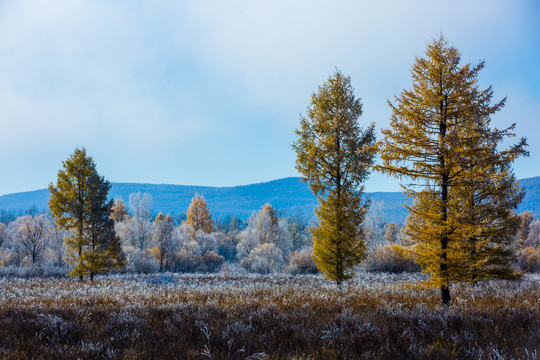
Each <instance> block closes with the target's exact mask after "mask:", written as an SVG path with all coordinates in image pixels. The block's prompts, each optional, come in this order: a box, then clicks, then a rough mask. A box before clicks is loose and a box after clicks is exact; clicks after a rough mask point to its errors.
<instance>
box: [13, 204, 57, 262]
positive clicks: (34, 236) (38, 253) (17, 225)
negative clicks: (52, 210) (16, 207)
mask: <svg viewBox="0 0 540 360" xmlns="http://www.w3.org/2000/svg"><path fill="white" fill-rule="evenodd" d="M9 227H10V230H11V232H12V235H11V236H12V239H13V243H14V246H15V247H16V248H17V250H18V251H20V253H21V254H22V256H23V257H26V258H27V259H28V262H29V263H30V264H32V265H34V264H36V263H37V262H38V261H39V260H41V258H42V256H43V254H44V252H45V249H46V247H47V242H48V232H49V223H48V221H47V219H46V216H45V215H43V214H42V215H36V216H31V215H24V216H20V217H18V218H17V219H16V220H15V221H13V222H12V223H10V224H9Z"/></svg>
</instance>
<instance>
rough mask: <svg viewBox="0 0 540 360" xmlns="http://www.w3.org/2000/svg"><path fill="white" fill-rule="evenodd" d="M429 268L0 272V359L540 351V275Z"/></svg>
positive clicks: (457, 355)
mask: <svg viewBox="0 0 540 360" xmlns="http://www.w3.org/2000/svg"><path fill="white" fill-rule="evenodd" d="M421 280H422V277H421V275H385V274H382V275H381V274H370V273H360V274H359V275H358V276H357V277H356V278H355V279H354V280H352V281H350V282H349V283H347V284H346V285H345V286H344V288H343V290H339V289H337V288H336V287H335V285H334V284H333V283H331V282H330V281H328V280H325V279H323V278H322V277H321V276H296V277H293V276H287V275H279V276H251V275H230V274H216V275H193V274H191V275H187V274H186V275H176V274H165V275H161V276H159V275H158V276H155V275H154V276H149V275H114V276H103V277H98V278H97V280H95V281H94V282H93V283H90V282H84V283H79V282H78V281H76V280H74V279H57V278H49V279H35V278H34V279H22V278H7V277H4V278H0V358H2V359H77V358H80V359H175V358H177V359H246V358H250V359H393V360H397V359H538V358H540V277H539V276H537V275H535V276H530V275H529V276H527V277H526V278H525V279H524V280H523V281H519V282H508V281H496V282H489V283H483V284H479V285H477V286H459V285H457V286H454V287H453V288H452V295H453V303H452V306H451V307H450V308H443V307H442V306H441V305H440V301H439V293H438V291H437V290H436V289H425V288H423V287H422V286H419V282H420V281H421Z"/></svg>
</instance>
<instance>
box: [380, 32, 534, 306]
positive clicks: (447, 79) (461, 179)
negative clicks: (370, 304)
mask: <svg viewBox="0 0 540 360" xmlns="http://www.w3.org/2000/svg"><path fill="white" fill-rule="evenodd" d="M460 60H461V55H460V53H459V51H458V50H457V49H456V48H455V47H453V46H450V45H449V44H448V43H447V41H446V40H445V39H444V37H443V36H442V35H441V37H440V38H439V39H436V40H434V41H432V42H431V43H430V44H429V45H428V47H427V50H426V55H425V57H423V58H416V60H415V62H414V64H413V66H412V70H411V75H412V79H413V85H412V89H411V90H403V91H402V93H401V95H400V96H399V97H396V99H395V103H394V104H392V103H390V102H389V105H390V107H391V109H392V116H391V119H390V128H389V129H386V130H382V133H383V135H384V137H383V139H382V140H380V141H379V142H378V143H377V145H376V150H378V151H379V154H380V157H381V159H382V164H380V165H379V166H377V167H376V168H377V169H379V170H381V171H382V172H384V173H386V174H389V175H393V176H396V177H398V178H399V179H409V180H410V182H408V183H405V184H402V186H403V188H404V190H405V192H406V194H407V195H408V196H412V197H413V198H414V201H413V205H412V206H410V207H408V209H409V212H410V217H411V218H410V219H408V221H407V226H406V228H405V235H406V236H408V237H409V239H412V240H413V241H414V242H415V245H416V246H415V251H416V255H417V260H418V261H419V263H420V265H421V267H422V269H423V271H425V272H427V273H429V274H430V282H431V284H433V285H435V286H438V287H440V290H441V300H442V303H443V304H450V299H451V298H450V284H451V282H453V281H462V280H464V279H466V278H471V277H472V274H473V271H471V267H470V265H471V263H472V262H475V261H476V260H473V257H474V256H477V255H478V252H477V253H476V254H473V252H472V248H471V246H468V245H467V241H469V242H470V241H471V239H474V238H476V239H477V240H480V239H483V240H482V241H484V240H486V239H491V240H494V239H495V237H494V236H495V233H494V231H495V227H494V226H495V224H496V223H497V222H500V221H502V219H503V218H504V216H502V217H500V216H499V215H498V216H499V218H498V219H495V218H493V217H492V219H491V220H489V219H488V217H486V216H484V215H483V214H482V211H483V209H482V208H481V207H480V205H481V204H483V203H488V204H490V206H492V210H494V211H496V209H497V207H498V206H500V205H501V204H505V205H504V206H506V207H505V208H504V209H505V210H504V211H506V210H508V209H509V208H511V207H512V206H514V204H515V203H516V202H515V201H514V200H509V201H507V200H504V199H503V197H504V194H502V193H501V191H502V192H504V191H503V189H504V188H506V189H507V190H508V189H514V190H512V191H513V193H512V196H514V195H515V196H517V197H519V195H518V192H519V190H517V189H516V188H515V187H514V185H513V180H512V179H513V177H512V176H511V174H510V170H511V169H510V167H509V164H510V163H511V162H512V161H513V160H514V159H515V158H516V157H517V156H519V155H520V154H522V153H523V152H524V150H523V149H524V147H525V146H526V143H525V140H524V139H521V141H520V142H519V143H518V144H516V145H514V146H512V147H511V148H509V149H507V150H503V151H498V150H496V145H498V144H500V141H501V139H503V138H505V137H506V136H509V135H512V129H513V128H514V126H511V127H510V128H508V129H505V130H497V129H491V128H490V127H489V125H490V121H489V120H490V116H491V115H492V114H494V113H496V112H497V111H499V110H500V109H501V108H502V107H503V106H504V103H505V99H503V100H502V101H500V102H497V103H495V104H493V105H492V104H491V100H492V96H493V92H492V89H491V87H488V88H487V89H484V90H482V89H480V88H479V86H478V82H477V75H478V72H479V71H480V70H481V69H482V68H483V67H484V62H480V63H479V64H478V65H476V66H472V65H471V64H465V65H463V66H460ZM505 177H506V178H505ZM505 181H506V182H509V183H508V184H507V185H503V183H504V182H505ZM492 186H493V187H492ZM486 192H487V193H486ZM497 193H498V194H497ZM471 196H472V198H471ZM474 197H476V198H477V199H476V200H474V199H473V198H474ZM480 197H481V198H482V201H479V200H480ZM497 197H499V198H500V199H499V200H497ZM516 200H517V198H516ZM497 202H498V203H497ZM495 203H497V205H495ZM467 212H468V213H469V214H468V215H465V214H466V213H467ZM471 213H473V214H475V217H474V219H473V218H472V217H470V216H469V215H470V214H471ZM507 213H509V212H507ZM498 228H499V229H501V227H500V226H498ZM489 232H492V235H488V233H489ZM481 233H482V234H484V235H482V236H480V234H481ZM475 236H476V237H475ZM498 239H499V240H500V239H501V237H498ZM491 240H488V241H491ZM478 246H480V244H479V243H477V244H476V245H474V247H476V248H477V249H480V248H482V249H487V248H488V247H489V246H486V245H485V244H484V245H481V246H480V247H478ZM490 256H491V255H490Z"/></svg>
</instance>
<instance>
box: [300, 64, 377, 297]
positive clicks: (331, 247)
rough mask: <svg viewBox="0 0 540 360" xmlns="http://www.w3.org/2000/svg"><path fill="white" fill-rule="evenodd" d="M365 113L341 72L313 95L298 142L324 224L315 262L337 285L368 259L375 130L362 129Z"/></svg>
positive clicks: (316, 230)
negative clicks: (366, 222) (367, 192)
mask: <svg viewBox="0 0 540 360" xmlns="http://www.w3.org/2000/svg"><path fill="white" fill-rule="evenodd" d="M361 114H362V104H361V102H360V99H358V98H356V97H355V96H354V92H353V88H352V86H351V79H350V77H348V76H344V75H343V74H342V73H341V72H340V71H336V72H335V73H334V75H332V76H330V77H329V78H328V80H327V81H326V82H325V83H324V84H323V85H322V86H320V87H319V89H318V91H317V92H316V93H314V94H313V95H312V98H311V104H310V106H309V107H308V109H307V117H301V119H300V129H298V130H296V135H297V140H296V142H295V143H294V144H293V149H294V150H295V151H296V153H297V160H296V169H297V170H298V171H299V172H300V174H301V175H302V178H303V179H304V180H305V181H307V182H308V183H309V186H310V187H311V190H312V191H313V193H314V194H315V196H316V197H317V199H318V201H319V203H320V207H319V208H318V209H316V210H315V213H316V215H317V218H318V219H319V224H318V225H317V226H314V227H312V228H311V229H310V230H311V233H312V235H313V250H314V261H315V263H316V264H317V267H318V268H319V270H320V271H321V272H323V274H324V275H325V276H326V277H328V278H330V279H332V280H335V281H336V282H337V284H338V286H341V283H342V282H343V281H344V280H346V279H348V278H350V277H352V276H353V275H354V274H353V273H352V272H351V271H350V269H351V268H352V267H353V266H354V265H356V264H358V263H359V262H360V261H361V260H362V259H364V257H365V256H366V254H365V253H366V241H365V235H364V233H363V230H362V227H361V224H362V221H363V219H364V216H365V214H366V212H367V209H368V207H369V201H362V193H363V189H364V187H363V185H362V183H363V182H364V181H365V180H366V179H367V177H368V175H369V169H370V167H371V166H372V164H373V158H374V154H373V151H372V149H371V147H372V146H373V143H374V142H375V129H374V125H373V124H371V125H370V126H369V127H368V128H367V129H366V130H362V129H361V128H360V127H359V124H358V118H359V117H360V115H361Z"/></svg>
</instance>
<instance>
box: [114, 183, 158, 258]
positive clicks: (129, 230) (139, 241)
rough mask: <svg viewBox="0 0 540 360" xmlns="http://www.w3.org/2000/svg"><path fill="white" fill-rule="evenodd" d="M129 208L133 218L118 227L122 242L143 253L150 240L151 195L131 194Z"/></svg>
mask: <svg viewBox="0 0 540 360" xmlns="http://www.w3.org/2000/svg"><path fill="white" fill-rule="evenodd" d="M129 207H130V208H131V212H132V214H133V216H131V217H130V218H128V219H127V220H124V221H123V222H122V225H121V226H119V229H120V233H121V237H122V238H123V239H124V241H125V242H126V243H128V244H131V245H132V246H135V247H137V248H138V249H139V250H141V251H143V250H145V249H146V248H147V247H148V242H149V241H150V240H151V239H152V222H151V219H152V195H150V194H147V193H144V194H141V193H140V192H138V193H133V194H130V195H129Z"/></svg>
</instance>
